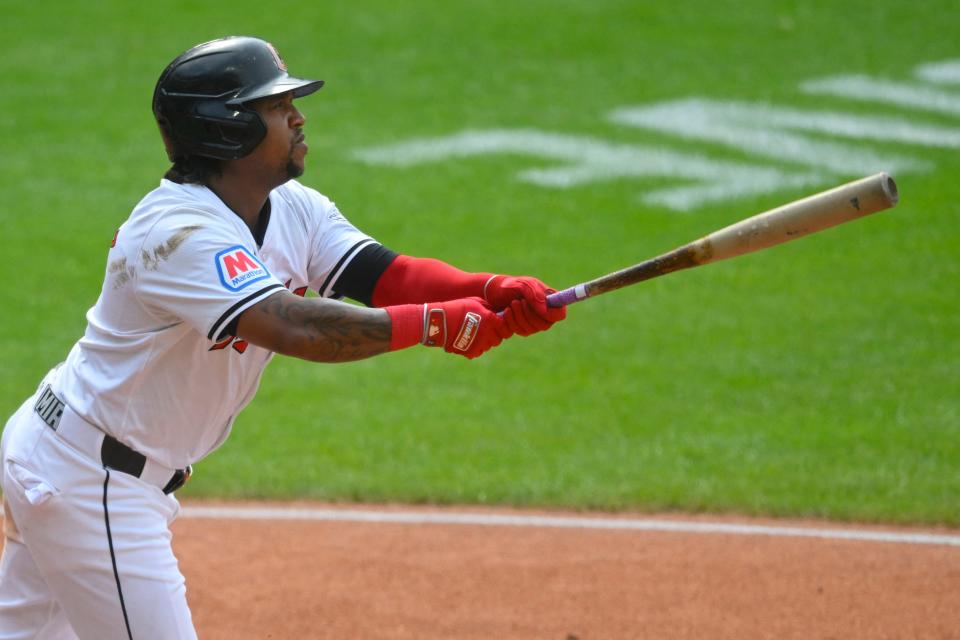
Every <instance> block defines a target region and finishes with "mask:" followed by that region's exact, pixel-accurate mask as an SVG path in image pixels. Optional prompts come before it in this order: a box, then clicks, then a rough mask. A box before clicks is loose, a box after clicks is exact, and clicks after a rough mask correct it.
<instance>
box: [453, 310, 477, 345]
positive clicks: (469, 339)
mask: <svg viewBox="0 0 960 640" xmlns="http://www.w3.org/2000/svg"><path fill="white" fill-rule="evenodd" d="M479 326H480V316H479V315H478V314H476V313H473V312H470V313H467V315H465V316H464V318H463V324H462V325H461V326H460V335H458V336H457V339H456V340H455V341H454V343H453V348H454V349H457V350H458V351H466V350H467V349H469V348H470V345H471V344H473V339H474V338H476V337H477V328H478V327H479Z"/></svg>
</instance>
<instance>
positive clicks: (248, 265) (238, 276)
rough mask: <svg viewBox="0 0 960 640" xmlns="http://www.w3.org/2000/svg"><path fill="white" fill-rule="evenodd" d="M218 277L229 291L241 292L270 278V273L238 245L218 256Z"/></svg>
mask: <svg viewBox="0 0 960 640" xmlns="http://www.w3.org/2000/svg"><path fill="white" fill-rule="evenodd" d="M216 265H217V275H218V276H220V283H221V284H222V285H223V286H224V288H226V289H227V290H228V291H240V290H241V289H244V288H246V287H247V286H249V285H251V284H253V283H254V282H257V281H259V280H263V279H264V278H269V277H270V272H269V271H267V268H266V267H265V266H263V263H261V262H260V261H259V260H258V259H257V258H256V257H255V256H254V255H253V254H252V253H250V252H249V251H247V249H246V248H244V247H242V246H240V245H237V246H235V247H230V248H229V249H225V250H223V251H221V252H220V253H218V254H217V256H216Z"/></svg>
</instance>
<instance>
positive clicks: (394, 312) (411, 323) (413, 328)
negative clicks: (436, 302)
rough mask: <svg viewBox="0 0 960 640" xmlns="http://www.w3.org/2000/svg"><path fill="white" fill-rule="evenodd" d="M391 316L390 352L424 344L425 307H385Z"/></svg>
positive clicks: (400, 305) (413, 305) (419, 305)
mask: <svg viewBox="0 0 960 640" xmlns="http://www.w3.org/2000/svg"><path fill="white" fill-rule="evenodd" d="M384 310H385V311H386V312H387V314H388V315H389V316H390V324H391V327H390V351H398V350H400V349H406V348H407V347H412V346H413V345H415V344H420V343H421V342H423V333H424V313H425V306H424V305H422V304H398V305H394V306H390V307H384Z"/></svg>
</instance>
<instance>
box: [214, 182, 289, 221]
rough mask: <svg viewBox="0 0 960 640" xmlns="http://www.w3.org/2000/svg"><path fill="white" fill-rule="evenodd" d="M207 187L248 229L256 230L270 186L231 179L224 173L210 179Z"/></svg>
mask: <svg viewBox="0 0 960 640" xmlns="http://www.w3.org/2000/svg"><path fill="white" fill-rule="evenodd" d="M207 187H208V188H209V189H210V190H211V191H213V192H214V193H215V194H217V197H218V198H220V199H221V200H222V201H223V203H224V204H225V205H227V206H228V207H230V209H231V210H232V211H233V212H234V213H236V214H237V215H238V216H239V217H240V218H241V219H242V220H243V221H244V222H245V223H246V225H247V226H248V227H249V228H250V230H251V231H253V230H255V229H256V228H257V224H258V222H259V220H260V212H261V211H262V210H263V205H264V203H265V202H266V201H267V198H268V197H269V196H270V191H271V190H272V189H273V187H272V186H268V185H263V184H258V183H257V182H256V181H254V180H240V179H235V178H232V177H231V176H229V175H227V174H226V173H225V174H223V175H220V176H215V177H212V178H211V179H210V180H209V181H208V182H207Z"/></svg>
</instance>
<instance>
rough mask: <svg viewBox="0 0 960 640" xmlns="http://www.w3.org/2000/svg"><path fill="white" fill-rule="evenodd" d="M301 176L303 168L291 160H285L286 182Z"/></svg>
mask: <svg viewBox="0 0 960 640" xmlns="http://www.w3.org/2000/svg"><path fill="white" fill-rule="evenodd" d="M302 175H303V167H302V166H301V165H298V164H297V163H296V162H294V161H293V159H292V158H291V159H290V160H287V180H292V179H293V178H299V177H300V176H302Z"/></svg>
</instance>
